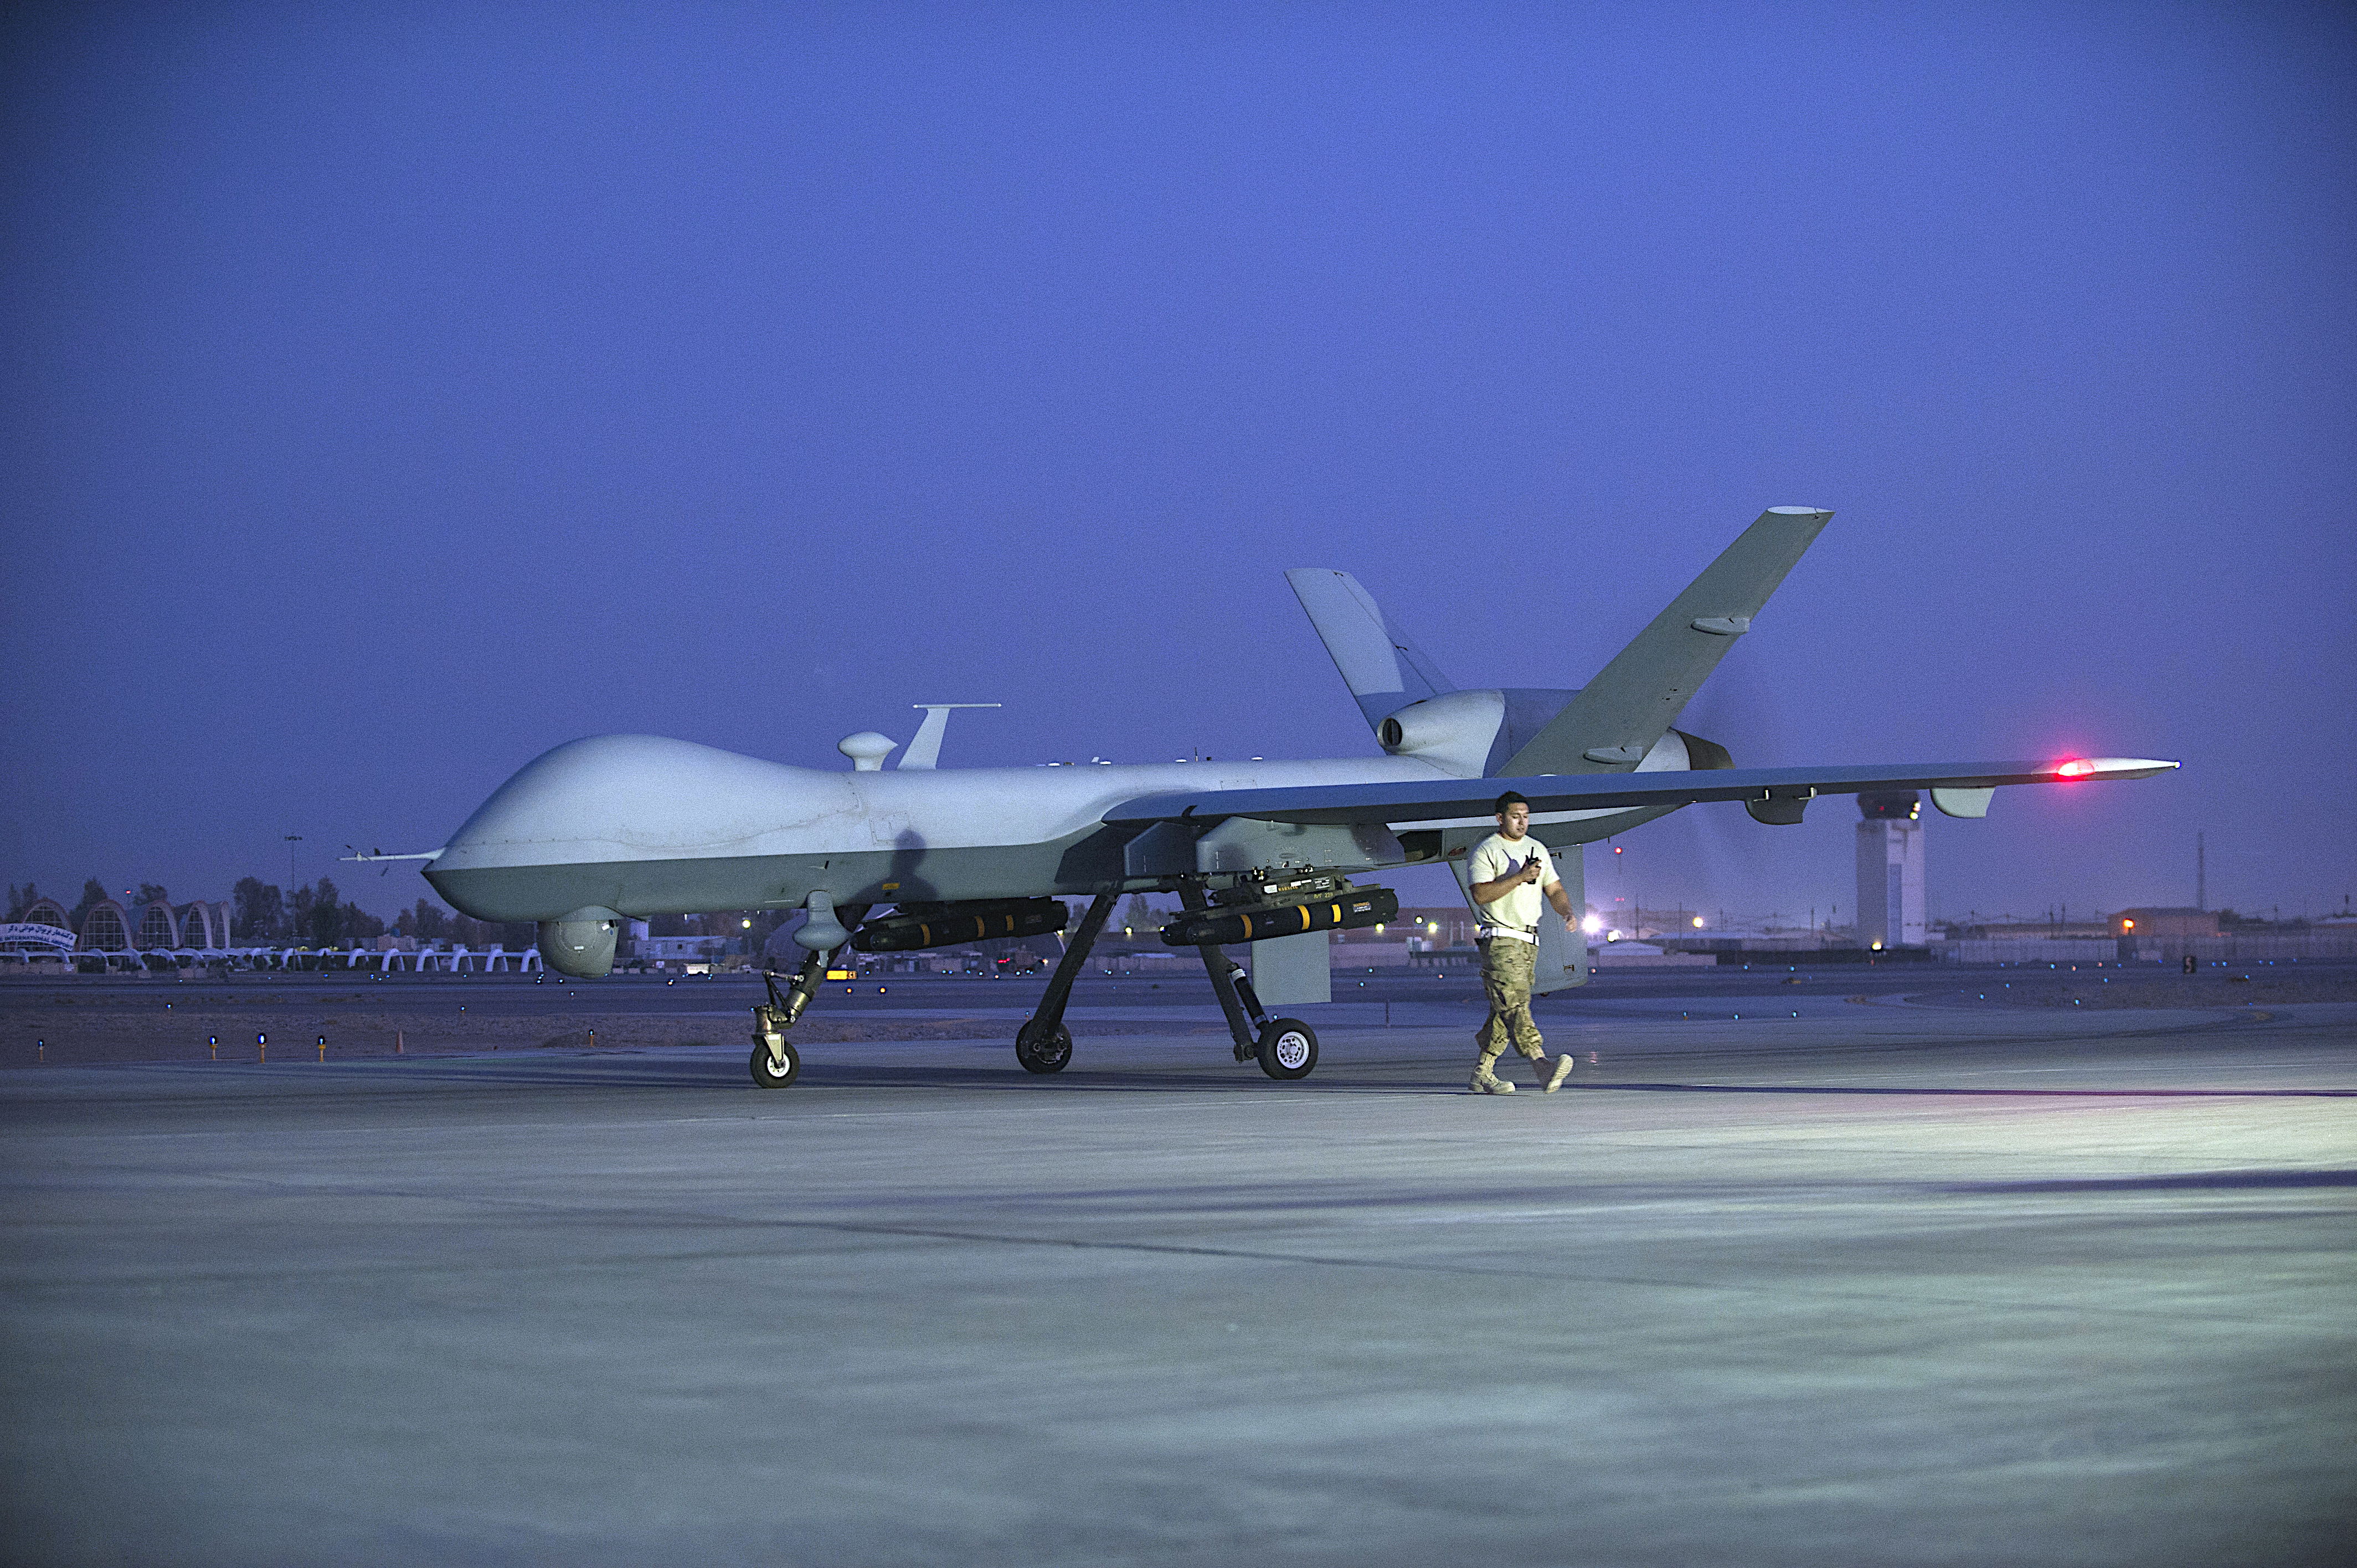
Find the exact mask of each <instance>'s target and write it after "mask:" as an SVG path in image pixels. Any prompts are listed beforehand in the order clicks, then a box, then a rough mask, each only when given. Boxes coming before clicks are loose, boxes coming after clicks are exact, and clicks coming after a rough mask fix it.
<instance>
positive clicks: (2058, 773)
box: [2054, 757, 2095, 779]
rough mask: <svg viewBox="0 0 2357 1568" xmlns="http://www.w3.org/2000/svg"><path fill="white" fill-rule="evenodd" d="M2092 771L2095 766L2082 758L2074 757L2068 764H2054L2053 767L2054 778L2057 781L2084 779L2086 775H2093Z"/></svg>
mask: <svg viewBox="0 0 2357 1568" xmlns="http://www.w3.org/2000/svg"><path fill="white" fill-rule="evenodd" d="M2094 770H2095V765H2094V764H2093V763H2092V762H2089V761H2088V760H2087V759H2086V758H2084V757H2072V759H2071V760H2070V761H2068V762H2058V763H2056V764H2055V765H2054V777H2056V778H2057V779H2084V778H2085V777H2086V776H2087V775H2088V774H2090V773H2093V771H2094Z"/></svg>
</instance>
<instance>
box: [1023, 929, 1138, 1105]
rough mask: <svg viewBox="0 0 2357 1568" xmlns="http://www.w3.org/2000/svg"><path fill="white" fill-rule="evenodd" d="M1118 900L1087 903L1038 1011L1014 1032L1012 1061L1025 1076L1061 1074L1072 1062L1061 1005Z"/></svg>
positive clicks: (1051, 976) (1050, 977) (1049, 979)
mask: <svg viewBox="0 0 2357 1568" xmlns="http://www.w3.org/2000/svg"><path fill="white" fill-rule="evenodd" d="M1119 897H1121V896H1120V895H1119V894H1117V893H1100V894H1098V895H1097V896H1096V897H1094V898H1092V899H1091V900H1090V901H1089V912H1088V913H1087V914H1085V915H1083V916H1082V917H1081V929H1079V930H1077V931H1074V932H1073V933H1072V935H1071V940H1069V941H1067V942H1066V943H1065V944H1064V956H1063V957H1062V958H1060V959H1059V960H1057V961H1056V972H1055V973H1053V974H1051V975H1049V977H1048V989H1047V991H1046V992H1045V993H1043V994H1042V995H1041V996H1040V998H1039V1011H1038V1012H1036V1013H1034V1014H1032V1015H1031V1016H1030V1017H1029V1018H1028V1019H1026V1020H1024V1024H1023V1026H1022V1027H1021V1028H1019V1029H1017V1030H1016V1031H1015V1059H1016V1060H1017V1061H1018V1062H1020V1063H1022V1064H1023V1070H1024V1071H1025V1072H1038V1073H1049V1072H1061V1071H1063V1070H1064V1068H1065V1066H1066V1064H1068V1063H1069V1062H1071V1059H1072V1032H1071V1030H1070V1029H1067V1028H1066V1027H1064V1004H1065V1003H1067V1002H1069V1001H1071V998H1072V982H1074V981H1075V980H1078V979H1079V978H1080V977H1081V966H1082V964H1084V963H1086V962H1087V961H1088V959H1089V950H1090V949H1091V948H1092V947H1094V946H1096V945H1097V938H1098V937H1099V936H1100V935H1101V934H1102V933H1103V930H1104V928H1105V921H1106V920H1107V919H1109V918H1112V915H1113V907H1114V900H1115V899H1117V898H1119Z"/></svg>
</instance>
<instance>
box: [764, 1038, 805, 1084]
mask: <svg viewBox="0 0 2357 1568" xmlns="http://www.w3.org/2000/svg"><path fill="white" fill-rule="evenodd" d="M779 1044H780V1046H782V1047H784V1049H785V1053H786V1063H785V1066H784V1068H783V1069H780V1067H779V1066H778V1064H777V1063H776V1062H773V1061H771V1060H770V1047H767V1046H755V1047H753V1063H752V1066H753V1081H754V1082H755V1083H758V1084H759V1085H760V1086H761V1087H762V1088H763V1089H783V1088H785V1087H786V1086H787V1085H788V1084H790V1083H791V1082H793V1080H794V1079H796V1078H798V1077H799V1076H801V1074H802V1058H801V1057H799V1056H796V1055H795V1054H794V1047H792V1046H791V1044H789V1043H788V1042H785V1041H782V1040H781V1041H780V1042H779Z"/></svg>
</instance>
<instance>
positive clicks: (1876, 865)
mask: <svg viewBox="0 0 2357 1568" xmlns="http://www.w3.org/2000/svg"><path fill="white" fill-rule="evenodd" d="M1857 809H1858V813H1859V814H1860V815H1861V816H1863V817H1864V818H1865V819H1866V820H1865V821H1864V822H1860V823H1858V824H1857V940H1858V942H1859V944H1860V945H1861V946H1864V947H1868V948H1901V947H1905V948H1920V947H1921V946H1922V945H1923V942H1924V935H1923V824H1922V823H1921V822H1918V821H1916V816H1917V813H1919V812H1921V811H1922V809H1923V803H1922V801H1921V800H1920V799H1919V798H1918V797H1917V796H1916V793H1915V791H1913V790H1912V789H1905V790H1898V791H1885V792H1883V793H1881V794H1874V795H1860V796H1859V797H1858V798H1857Z"/></svg>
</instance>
